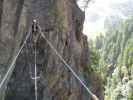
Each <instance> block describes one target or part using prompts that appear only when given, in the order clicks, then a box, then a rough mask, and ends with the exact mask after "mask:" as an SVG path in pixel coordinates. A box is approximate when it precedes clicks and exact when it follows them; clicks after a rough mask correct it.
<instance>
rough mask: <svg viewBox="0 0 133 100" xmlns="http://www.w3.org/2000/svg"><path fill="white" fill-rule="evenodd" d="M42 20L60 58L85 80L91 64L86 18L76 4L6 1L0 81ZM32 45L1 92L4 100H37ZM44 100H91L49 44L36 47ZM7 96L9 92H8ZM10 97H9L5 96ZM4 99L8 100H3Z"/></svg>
mask: <svg viewBox="0 0 133 100" xmlns="http://www.w3.org/2000/svg"><path fill="white" fill-rule="evenodd" d="M33 19H37V21H38V22H39V24H40V26H41V27H42V31H43V32H44V34H45V35H46V37H47V38H48V39H49V40H50V41H51V43H52V44H53V45H54V47H55V48H56V49H57V50H58V52H59V53H60V54H61V56H62V57H63V58H64V59H65V60H66V61H67V62H68V64H70V65H71V66H72V68H73V69H74V70H75V71H76V73H77V74H78V75H79V76H80V77H81V78H82V79H84V78H83V68H84V67H86V66H87V64H88V50H87V48H86V47H87V46H86V45H87V40H86V38H85V36H84V35H83V34H82V32H81V31H82V27H83V21H84V13H83V12H82V11H81V10H80V9H79V8H78V6H77V4H76V2H75V1H74V0H1V1H0V75H1V79H0V80H2V78H3V76H4V75H5V73H6V71H7V69H8V67H9V65H10V63H11V61H12V59H13V57H14V56H15V54H16V52H17V51H18V50H19V48H20V46H21V44H22V42H23V39H24V37H25V35H26V34H27V32H28V31H29V29H30V27H31V23H32V20H33ZM33 57H34V52H33V42H32V39H29V41H28V43H27V45H26V46H25V48H24V49H23V51H22V53H21V55H20V56H19V58H18V60H17V62H16V67H15V68H14V70H13V73H10V77H9V78H8V80H7V81H6V82H7V83H8V85H7V84H5V85H4V87H3V89H2V90H0V95H1V96H0V100H33V99H34V98H35V96H34V81H33V80H31V75H33V72H34V59H33ZM37 68H38V75H39V76H40V79H39V80H38V98H39V100H89V97H88V96H87V93H85V90H84V89H83V87H82V86H81V85H80V84H79V82H78V81H77V80H76V79H75V78H74V77H73V76H72V74H71V72H70V71H69V70H68V69H66V68H64V65H63V63H62V62H61V60H60V59H59V58H58V57H57V56H56V54H55V53H54V52H53V51H52V49H51V48H50V47H49V46H48V44H47V43H46V41H45V40H43V39H42V38H39V40H38V42H37ZM5 90H6V92H5ZM5 93H6V95H5V96H4V94H5ZM4 97H5V98H4Z"/></svg>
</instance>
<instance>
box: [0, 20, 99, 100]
mask: <svg viewBox="0 0 133 100" xmlns="http://www.w3.org/2000/svg"><path fill="white" fill-rule="evenodd" d="M33 24H34V25H35V27H33V28H37V29H38V31H37V32H38V33H39V34H40V35H41V37H42V38H43V39H44V40H45V41H46V42H47V43H48V45H49V46H50V47H51V49H52V50H53V51H54V52H55V53H56V55H57V56H58V57H59V58H60V60H61V61H62V62H63V64H64V65H65V66H64V67H66V68H67V69H69V70H70V72H71V73H72V75H73V76H74V77H75V78H76V79H77V80H78V81H79V82H80V84H81V85H82V86H83V87H84V88H85V89H86V91H87V92H88V93H89V94H90V95H91V96H92V98H93V99H94V100H99V99H98V97H97V96H96V95H95V94H94V93H92V92H91V91H90V89H89V88H88V87H87V85H86V84H85V83H84V82H83V81H82V80H81V79H80V77H79V76H78V75H77V74H76V72H75V71H74V70H73V69H72V67H71V66H70V65H69V64H68V63H67V62H66V61H65V60H64V58H63V57H62V56H61V55H60V53H59V52H58V51H57V50H56V49H55V48H54V46H53V45H52V43H51V42H50V41H49V40H48V39H47V38H46V36H45V35H44V33H43V32H42V30H41V27H40V26H39V24H37V22H36V20H34V21H33ZM30 33H31V32H29V33H28V34H27V36H26V38H25V40H24V43H23V44H22V46H21V47H20V49H19V51H18V53H17V54H16V56H15V57H14V59H13V61H12V63H11V65H10V66H9V69H8V71H7V72H6V74H5V76H4V77H3V79H2V81H1V82H0V90H1V89H2V86H3V85H4V83H5V82H6V80H7V79H8V77H9V76H10V73H12V71H13V69H14V66H15V62H16V60H17V58H18V56H19V55H20V53H21V51H22V49H23V48H24V46H25V44H26V43H27V40H28V38H29V37H30ZM36 41H37V40H36ZM35 43H36V42H35ZM36 52H37V51H36V44H35V52H34V54H35V65H34V67H35V71H34V77H31V78H32V79H33V80H34V85H35V100H38V89H37V88H38V87H37V79H39V78H40V77H38V76H37V65H36V63H37V53H36Z"/></svg>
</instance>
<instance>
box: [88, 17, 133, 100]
mask: <svg viewBox="0 0 133 100" xmlns="http://www.w3.org/2000/svg"><path fill="white" fill-rule="evenodd" d="M106 27H108V26H106ZM92 43H93V45H94V46H93V47H94V48H93V49H91V50H92V51H93V52H90V53H91V55H93V56H94V57H91V58H92V61H91V62H92V63H94V65H95V66H93V69H95V71H98V72H100V74H101V76H102V78H103V79H104V85H105V86H104V87H105V100H133V18H129V19H127V20H125V21H123V20H121V22H120V23H119V24H118V25H117V26H115V28H113V27H112V28H111V27H110V28H109V29H108V30H107V32H106V34H105V36H104V35H100V36H97V38H96V40H95V41H93V42H92ZM94 52H95V53H94ZM96 54H97V55H96ZM92 65H93V64H92Z"/></svg>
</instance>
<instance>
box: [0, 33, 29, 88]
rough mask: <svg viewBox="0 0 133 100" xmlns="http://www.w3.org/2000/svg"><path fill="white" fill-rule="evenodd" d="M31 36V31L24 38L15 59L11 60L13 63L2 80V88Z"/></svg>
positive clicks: (0, 86) (0, 85) (0, 83)
mask: <svg viewBox="0 0 133 100" xmlns="http://www.w3.org/2000/svg"><path fill="white" fill-rule="evenodd" d="M29 37H30V32H29V33H28V34H27V36H26V38H25V40H24V42H23V44H22V46H21V47H20V49H19V51H18V53H17V55H16V56H15V57H14V59H13V61H12V62H11V65H10V66H9V69H8V71H7V72H6V74H5V75H4V77H3V79H2V81H1V82H0V89H1V88H2V86H3V85H4V83H5V81H6V79H7V78H8V77H9V75H10V73H12V71H13V68H14V65H15V62H16V60H17V58H18V56H19V55H20V53H21V51H22V49H23V47H24V46H25V44H26V42H27V40H28V38H29Z"/></svg>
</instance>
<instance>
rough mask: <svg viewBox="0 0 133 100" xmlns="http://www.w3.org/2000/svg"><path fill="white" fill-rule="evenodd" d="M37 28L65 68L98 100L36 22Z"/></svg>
mask: <svg viewBox="0 0 133 100" xmlns="http://www.w3.org/2000/svg"><path fill="white" fill-rule="evenodd" d="M38 29H39V33H40V34H41V36H42V37H43V38H44V40H46V42H47V43H48V45H49V46H50V47H51V49H53V51H54V52H55V53H56V55H57V56H58V57H59V58H60V60H61V61H62V62H63V63H64V65H65V66H66V68H68V69H69V70H70V71H71V72H72V74H73V75H74V77H75V78H76V79H77V80H78V81H79V82H80V83H81V85H82V86H83V87H84V88H85V89H86V91H87V92H88V93H89V94H90V95H91V96H92V98H93V99H94V100H99V99H98V97H97V96H96V95H95V94H94V93H92V92H91V90H90V89H89V88H88V87H87V85H86V84H85V83H84V82H83V81H82V80H81V79H80V77H79V76H78V75H77V74H76V72H75V71H74V70H73V69H72V68H71V66H70V65H69V64H68V63H67V62H66V61H65V60H64V58H63V57H62V56H61V55H60V53H59V52H58V51H57V50H56V49H55V48H54V46H53V45H52V43H51V42H50V41H49V40H48V39H47V38H46V36H45V35H44V33H43V32H42V30H41V27H40V26H39V24H38Z"/></svg>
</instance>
